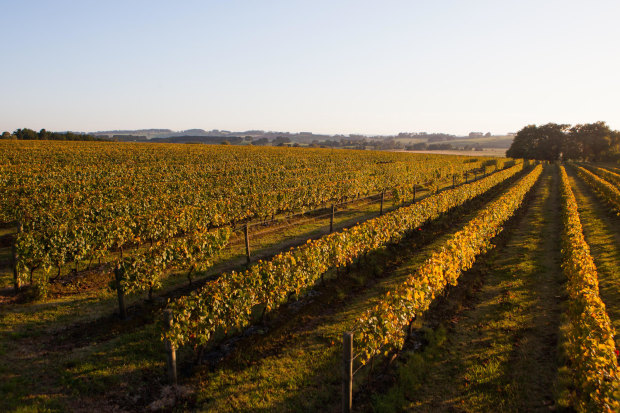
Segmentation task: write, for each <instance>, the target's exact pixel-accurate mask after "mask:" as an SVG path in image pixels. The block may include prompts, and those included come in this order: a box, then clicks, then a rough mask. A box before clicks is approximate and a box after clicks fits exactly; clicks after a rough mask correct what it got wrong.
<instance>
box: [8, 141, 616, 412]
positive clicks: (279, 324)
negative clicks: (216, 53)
mask: <svg viewBox="0 0 620 413" xmlns="http://www.w3.org/2000/svg"><path fill="white" fill-rule="evenodd" d="M0 159H1V160H2V162H0V191H1V193H2V197H1V198H0V241H1V242H0V263H1V265H0V291H1V293H0V330H1V331H2V338H0V355H1V356H2V358H1V360H2V361H1V362H0V376H1V377H2V380H1V383H0V395H2V398H0V411H7V412H13V411H15V412H17V411H41V412H56V411H58V412H61V411H119V412H124V411H213V412H216V411H217V412H220V411H333V412H336V411H467V412H469V411H471V412H474V411H546V410H566V411H578V412H591V411H601V412H617V411H620V370H619V367H618V358H619V355H620V352H619V350H620V336H618V335H616V331H617V330H618V329H620V270H619V268H620V169H619V168H618V167H617V166H616V165H612V164H593V163H578V162H570V163H565V164H552V163H537V162H532V161H523V160H519V159H508V158H491V157H477V158H476V157H470V156H451V155H433V154H411V153H405V152H378V151H361V150H340V149H338V150H334V149H318V148H317V149H311V148H292V147H252V146H234V147H231V146H227V145H217V146H215V145H182V144H158V145H154V144H148V143H111V142H62V141H9V140H4V141H0Z"/></svg>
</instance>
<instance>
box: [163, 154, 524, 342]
mask: <svg viewBox="0 0 620 413" xmlns="http://www.w3.org/2000/svg"><path fill="white" fill-rule="evenodd" d="M522 169H523V165H517V166H513V167H511V168H509V169H506V170H503V171H501V172H497V173H495V174H492V175H490V176H488V177H486V178H484V179H481V180H478V181H476V182H474V183H470V184H467V185H462V186H459V187H457V188H455V189H450V190H447V191H444V192H441V193H439V194H436V195H434V196H430V197H428V198H425V199H423V200H421V201H420V202H418V203H416V204H413V205H410V206H407V207H402V208H399V209H398V210H395V211H392V212H390V213H388V214H385V215H383V216H381V217H378V218H375V219H372V220H369V221H366V222H364V223H362V224H359V225H357V226H355V227H353V228H351V229H349V230H345V231H342V232H339V233H333V234H330V235H327V236H324V237H322V238H320V239H318V240H314V241H308V243H306V244H305V245H303V246H300V247H297V248H292V249H291V250H290V251H288V252H285V253H281V254H278V255H277V256H275V257H274V258H273V259H272V260H270V261H266V262H262V261H260V262H258V263H257V264H254V265H252V266H251V267H250V268H249V269H248V270H246V271H244V272H241V273H238V272H234V271H233V272H230V273H226V274H223V275H222V276H220V277H219V278H218V279H217V280H215V281H213V282H211V283H209V284H207V285H205V286H204V287H203V288H202V289H201V290H199V291H197V292H195V293H193V294H191V295H188V296H185V297H183V298H181V299H178V300H176V301H175V302H173V303H171V304H170V305H169V308H170V309H171V310H172V313H173V323H172V328H170V330H168V331H167V332H166V333H165V338H166V339H168V340H170V342H171V343H172V344H173V345H174V346H176V347H178V346H181V345H184V344H186V343H188V342H194V343H197V344H200V345H204V344H206V343H207V342H208V341H209V339H210V338H211V336H212V335H213V333H214V332H216V331H218V330H219V329H223V330H228V329H233V328H239V327H243V326H246V325H248V324H249V323H250V322H251V315H252V310H253V309H254V308H255V307H256V306H259V305H264V306H265V307H266V309H267V310H270V309H272V308H275V307H277V306H278V305H279V304H281V303H282V302H284V301H286V300H287V298H288V296H289V294H291V293H295V294H300V293H301V292H303V291H304V290H306V289H308V288H311V287H312V286H313V285H314V284H315V283H316V281H317V280H318V279H319V278H320V277H321V276H322V274H324V273H325V272H326V271H327V270H328V269H330V268H338V267H342V266H346V265H348V264H350V263H352V262H353V261H354V260H355V259H358V258H359V257H360V256H362V255H363V254H365V253H367V252H370V251H372V250H375V249H377V248H380V247H382V246H385V245H386V244H388V243H391V242H397V241H399V240H401V239H402V238H403V237H404V236H405V234H406V233H407V232H408V231H410V230H412V229H415V228H417V227H419V226H421V225H422V224H423V223H425V222H427V221H429V220H431V219H434V218H436V217H438V216H439V215H440V214H442V213H444V212H446V211H448V210H450V209H452V208H454V207H456V206H458V205H461V204H463V203H464V202H465V201H467V200H469V199H472V198H473V197H476V196H478V195H480V194H482V193H484V192H486V191H488V190H489V189H491V188H492V187H494V186H496V185H498V184H499V183H501V182H503V181H505V180H506V179H508V178H509V177H511V176H513V175H515V174H516V173H517V172H519V171H520V170H522Z"/></svg>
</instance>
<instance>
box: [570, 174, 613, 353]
mask: <svg viewBox="0 0 620 413" xmlns="http://www.w3.org/2000/svg"><path fill="white" fill-rule="evenodd" d="M566 171H567V172H568V174H569V179H570V182H571V186H572V188H573V192H574V193H575V198H576V199H577V205H578V206H579V216H580V218H581V225H582V227H583V233H584V236H585V238H586V242H587V243H588V245H589V246H590V252H591V254H592V257H593V258H594V263H595V264H596V269H597V272H598V279H599V294H600V296H601V299H602V300H603V302H604V303H605V306H606V308H607V314H608V315H609V318H610V319H611V322H612V324H613V326H614V328H615V329H616V331H617V332H620V217H618V216H617V215H616V214H615V212H614V211H613V210H611V208H610V207H609V206H608V205H607V204H606V203H605V202H604V201H602V200H601V199H599V198H598V196H597V195H596V194H595V192H594V191H593V190H592V189H591V188H590V187H589V186H588V185H587V184H586V183H585V182H584V181H583V180H582V179H581V178H579V177H578V176H577V175H576V174H575V173H574V171H573V170H572V168H568V169H567V170H566ZM618 346H620V334H617V335H616V347H618Z"/></svg>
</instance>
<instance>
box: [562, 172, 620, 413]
mask: <svg viewBox="0 0 620 413" xmlns="http://www.w3.org/2000/svg"><path fill="white" fill-rule="evenodd" d="M560 176H561V195H562V211H563V223H564V227H563V231H562V253H563V262H562V268H563V270H564V274H565V275H566V278H567V279H568V283H567V284H566V290H567V292H568V311H567V315H568V322H567V328H566V331H565V332H564V338H565V339H564V343H563V344H564V347H565V353H566V356H567V357H568V359H569V365H568V366H567V368H566V369H565V374H567V375H568V376H569V377H570V383H571V386H570V389H569V390H567V391H568V392H569V393H570V395H569V399H570V400H571V402H572V403H571V404H572V406H573V407H574V408H575V409H576V410H577V411H580V412H593V411H597V412H610V413H611V412H618V411H620V398H619V396H620V371H619V370H618V360H617V354H616V345H615V341H614V335H615V331H614V328H613V326H612V325H611V321H610V320H609V316H608V315H607V312H606V310H605V304H604V303H603V302H602V301H601V298H600V296H599V291H598V275H597V271H596V266H595V265H594V260H593V258H592V256H591V255H590V248H589V247H588V244H587V242H586V240H585V238H584V236H583V230H582V227H581V220H580V219H579V211H578V207H577V202H576V200H575V196H574V194H573V191H572V189H571V187H570V183H569V180H568V176H567V175H566V171H565V170H564V167H560Z"/></svg>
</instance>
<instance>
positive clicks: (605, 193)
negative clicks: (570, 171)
mask: <svg viewBox="0 0 620 413" xmlns="http://www.w3.org/2000/svg"><path fill="white" fill-rule="evenodd" d="M577 173H578V174H579V176H581V177H582V178H583V180H584V181H586V183H587V184H588V185H590V186H591V187H592V188H593V189H594V190H595V191H596V192H597V193H599V194H600V195H601V197H603V198H604V199H605V200H606V201H607V202H608V203H609V204H610V205H611V206H612V207H613V208H614V209H616V211H618V212H619V213H620V190H618V188H617V187H616V186H614V185H613V184H610V183H609V182H607V181H606V180H604V179H603V178H601V177H599V176H597V175H595V174H593V173H592V172H590V171H588V170H587V169H585V168H583V167H581V166H578V167H577Z"/></svg>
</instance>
